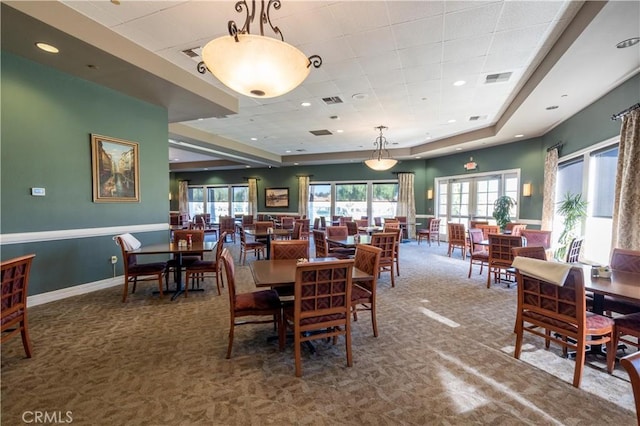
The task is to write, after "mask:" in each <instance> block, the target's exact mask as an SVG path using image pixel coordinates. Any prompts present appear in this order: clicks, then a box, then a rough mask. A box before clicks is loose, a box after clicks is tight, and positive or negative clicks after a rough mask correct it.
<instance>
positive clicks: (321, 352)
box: [1, 242, 635, 425]
mask: <svg viewBox="0 0 640 426" xmlns="http://www.w3.org/2000/svg"><path fill="white" fill-rule="evenodd" d="M229 246H230V247H231V248H232V251H233V253H234V255H235V256H234V257H235V259H237V258H238V256H237V255H238V247H239V245H238V244H236V245H235V246H234V245H233V244H229ZM400 269H401V270H400V273H401V276H400V277H398V278H397V279H396V287H395V288H393V289H392V288H391V287H390V281H389V275H388V274H386V275H383V276H382V278H381V280H380V281H379V286H378V289H379V290H378V327H379V331H380V336H379V337H378V338H374V337H373V333H372V329H371V322H370V318H369V317H368V315H366V314H365V315H360V316H359V320H358V321H357V322H356V323H354V324H353V351H354V365H353V367H352V368H347V367H346V358H345V353H344V344H343V340H340V341H339V342H338V344H337V345H335V346H333V345H331V344H329V343H324V342H320V343H317V344H316V353H315V354H311V353H310V352H309V351H305V350H303V363H302V368H303V377H302V378H300V379H298V378H296V377H295V376H294V362H293V348H292V345H291V344H290V343H289V344H288V345H287V347H286V349H285V351H284V352H279V351H278V348H277V343H276V342H274V343H267V337H269V336H271V335H272V334H274V333H273V329H272V327H271V326H270V325H250V326H243V327H239V328H236V337H235V342H234V348H233V355H232V359H230V360H227V359H225V352H226V345H227V333H228V321H229V319H228V318H229V313H228V309H229V308H228V306H229V301H228V297H227V293H226V290H223V294H222V296H217V293H216V291H215V290H214V288H215V284H214V283H212V282H208V283H207V284H206V289H207V291H206V292H204V293H191V294H189V297H188V298H187V299H185V298H180V299H179V300H177V301H174V302H171V301H170V300H169V298H168V297H165V298H164V299H163V300H160V299H158V296H155V295H153V294H152V290H153V288H152V287H153V286H152V285H145V286H142V287H141V288H139V289H138V292H137V293H136V294H134V295H130V297H129V300H128V301H127V303H125V304H123V303H121V301H120V297H121V294H120V292H121V287H114V288H111V289H106V290H101V291H97V292H94V293H91V294H87V295H82V296H76V297H73V298H69V299H66V300H62V301H58V302H52V303H48V304H46V305H40V306H35V307H32V308H30V310H29V313H30V321H31V322H30V324H31V337H32V341H33V349H34V353H35V355H34V357H33V358H32V359H30V360H28V359H25V358H24V352H23V350H22V345H21V342H20V339H12V340H11V341H9V342H7V343H6V344H4V345H3V347H2V407H1V408H2V414H1V415H2V419H1V422H2V425H19V424H24V422H25V421H26V422H29V421H30V420H31V422H33V419H34V417H33V416H34V412H38V411H39V412H45V413H47V414H49V415H50V416H51V415H54V416H58V418H62V419H63V420H65V419H66V420H67V422H69V417H70V418H71V419H72V420H73V423H74V424H79V425H124V424H127V425H262V424H277V425H362V424H367V425H370V424H372V425H397V424H402V425H426V424H429V425H431V424H437V425H469V424H491V425H516V424H528V425H547V424H558V425H560V424H562V425H597V424H616V425H625V424H626V425H631V424H635V408H634V403H633V395H632V391H631V385H630V384H629V380H628V378H627V375H626V373H625V372H624V370H623V369H622V368H621V367H619V366H616V371H615V374H614V376H610V375H608V374H606V372H604V370H603V368H602V367H603V366H604V360H603V359H598V358H591V357H589V358H588V360H587V362H588V365H587V366H586V367H585V371H584V375H583V379H582V385H581V389H575V388H573V387H572V386H571V380H572V375H573V366H574V364H573V361H571V360H567V359H563V358H561V357H560V356H559V355H558V354H559V350H558V348H553V347H552V350H551V351H545V350H544V344H543V342H542V340H540V339H537V338H535V337H533V336H526V337H525V339H526V340H525V343H526V346H525V350H524V352H523V356H522V359H521V360H516V359H514V358H513V344H514V342H515V336H514V334H513V322H514V312H515V298H516V289H515V288H514V287H512V288H507V287H506V286H505V285H504V284H496V285H494V286H492V288H491V289H487V288H486V286H485V277H486V276H485V275H484V274H483V275H482V276H480V275H478V274H477V270H474V275H473V276H472V278H471V279H467V270H468V261H465V262H463V261H462V260H461V259H460V255H459V252H456V255H455V256H454V257H453V258H448V257H447V256H446V247H445V245H444V244H443V245H441V246H440V247H437V246H432V247H428V246H427V245H425V244H424V243H423V244H422V245H420V246H418V245H417V244H416V243H415V242H411V243H406V244H402V246H401V263H400ZM236 273H237V281H238V282H239V287H240V291H251V290H253V289H255V287H254V285H253V281H252V277H251V272H250V269H249V267H248V266H239V267H237V269H236ZM67 412H69V413H67ZM67 414H68V416H69V417H65V416H66V415H67ZM50 418H51V417H50Z"/></svg>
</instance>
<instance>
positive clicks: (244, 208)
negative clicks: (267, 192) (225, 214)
mask: <svg viewBox="0 0 640 426" xmlns="http://www.w3.org/2000/svg"><path fill="white" fill-rule="evenodd" d="M231 190H232V192H233V203H232V204H231V210H232V211H233V214H234V215H236V214H243V215H244V214H249V187H248V186H234V187H232V188H231Z"/></svg>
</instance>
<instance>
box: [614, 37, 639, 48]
mask: <svg viewBox="0 0 640 426" xmlns="http://www.w3.org/2000/svg"><path fill="white" fill-rule="evenodd" d="M638 43H640V37H632V38H628V39H626V40H623V41H621V42H620V43H618V44H616V47H617V48H618V49H624V48H627V47H631V46H635V45H636V44H638Z"/></svg>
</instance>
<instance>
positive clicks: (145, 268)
mask: <svg viewBox="0 0 640 426" xmlns="http://www.w3.org/2000/svg"><path fill="white" fill-rule="evenodd" d="M114 240H115V242H116V244H118V245H119V246H120V249H121V250H122V264H123V265H124V288H123V291H122V303H124V302H126V301H127V295H128V294H129V283H132V284H133V288H132V290H131V293H132V294H133V293H135V292H136V286H137V284H138V282H140V281H157V282H158V293H159V294H160V297H163V296H164V294H163V292H162V277H163V276H165V274H166V271H167V262H152V263H138V258H137V256H136V255H135V254H132V253H130V252H129V251H127V249H126V248H125V243H124V242H123V241H122V237H120V236H119V235H118V236H116V237H115V238H114Z"/></svg>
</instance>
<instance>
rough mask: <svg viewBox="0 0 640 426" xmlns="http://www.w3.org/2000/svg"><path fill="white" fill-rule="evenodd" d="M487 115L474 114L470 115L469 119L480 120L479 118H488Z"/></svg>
mask: <svg viewBox="0 0 640 426" xmlns="http://www.w3.org/2000/svg"><path fill="white" fill-rule="evenodd" d="M486 119H487V116H486V115H472V116H471V117H469V121H479V120H486Z"/></svg>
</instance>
